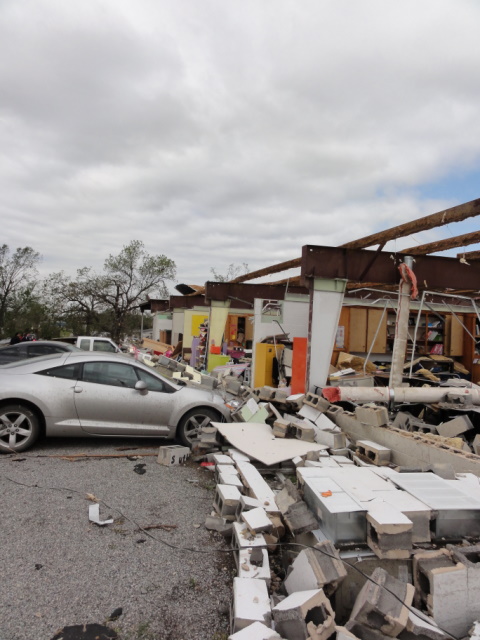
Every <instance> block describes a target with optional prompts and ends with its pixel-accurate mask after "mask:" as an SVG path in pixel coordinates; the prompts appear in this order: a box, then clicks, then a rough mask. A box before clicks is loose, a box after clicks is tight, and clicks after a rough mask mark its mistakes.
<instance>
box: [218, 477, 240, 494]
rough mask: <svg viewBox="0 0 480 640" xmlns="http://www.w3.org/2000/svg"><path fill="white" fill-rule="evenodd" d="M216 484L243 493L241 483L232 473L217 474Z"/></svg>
mask: <svg viewBox="0 0 480 640" xmlns="http://www.w3.org/2000/svg"><path fill="white" fill-rule="evenodd" d="M217 482H218V484H227V485H229V486H231V487H236V488H237V489H238V490H239V491H240V493H242V492H243V491H245V487H244V486H243V482H242V481H241V480H240V478H239V477H238V475H236V474H233V473H219V474H218V480H217Z"/></svg>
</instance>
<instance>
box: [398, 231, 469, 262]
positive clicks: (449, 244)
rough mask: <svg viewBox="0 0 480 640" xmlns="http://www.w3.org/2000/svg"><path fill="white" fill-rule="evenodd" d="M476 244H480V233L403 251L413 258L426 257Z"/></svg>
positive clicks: (467, 234) (466, 234) (465, 234)
mask: <svg viewBox="0 0 480 640" xmlns="http://www.w3.org/2000/svg"><path fill="white" fill-rule="evenodd" d="M475 242H480V231H473V232H472V233H464V234H463V235H461V236H455V237H453V238H445V240H438V241H437V242H429V243H428V244H421V245H419V246H418V247H410V248H409V249H402V253H406V254H409V255H412V256H419V255H422V256H424V255H427V254H428V253H436V252H437V251H446V250H447V249H453V248H454V247H465V246H467V245H469V244H475Z"/></svg>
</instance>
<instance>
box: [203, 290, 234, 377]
mask: <svg viewBox="0 0 480 640" xmlns="http://www.w3.org/2000/svg"><path fill="white" fill-rule="evenodd" d="M214 302H215V301H214ZM229 306H230V305H229V304H228V303H227V304H226V305H225V306H217V305H214V304H213V302H212V307H211V310H210V327H209V329H210V330H209V335H208V340H209V342H208V353H210V347H211V346H212V345H215V346H216V347H221V346H222V343H223V334H224V332H225V324H226V322H227V317H228V314H229V312H230V309H229ZM209 364H210V362H209ZM212 368H213V367H212Z"/></svg>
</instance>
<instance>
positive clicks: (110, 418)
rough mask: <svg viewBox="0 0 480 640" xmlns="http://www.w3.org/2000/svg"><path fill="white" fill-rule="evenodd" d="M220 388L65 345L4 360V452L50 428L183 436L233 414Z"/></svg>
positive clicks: (56, 432)
mask: <svg viewBox="0 0 480 640" xmlns="http://www.w3.org/2000/svg"><path fill="white" fill-rule="evenodd" d="M229 416H230V409H229V408H228V406H227V405H226V398H223V397H222V396H221V395H220V393H217V392H213V391H209V390H205V389H201V388H198V389H196V388H192V387H186V386H180V385H178V384H175V383H174V382H173V381H172V380H170V379H167V378H164V377H163V376H161V375H160V374H158V373H157V372H156V371H154V370H152V369H151V368H149V367H147V366H145V365H143V364H140V363H139V362H136V361H134V360H132V359H131V358H129V357H126V356H125V357H124V356H119V355H109V354H106V353H101V354H100V353H94V352H72V353H59V354H54V355H50V356H45V357H40V358H34V359H32V360H24V361H22V362H18V363H12V364H7V365H4V366H3V367H1V368H0V452H3V453H8V452H12V451H24V450H25V449H28V448H29V447H31V446H32V444H33V443H34V442H35V441H36V440H37V438H38V437H39V435H40V434H42V433H43V434H46V435H47V436H77V437H78V436H82V435H83V436H132V437H163V438H174V437H175V436H178V437H179V438H181V440H182V441H183V442H184V443H185V444H186V445H187V446H191V445H192V442H193V441H194V439H195V438H196V436H197V434H198V430H199V429H200V427H202V426H206V425H207V424H208V423H209V422H210V421H222V420H225V419H228V418H229Z"/></svg>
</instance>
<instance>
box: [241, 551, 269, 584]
mask: <svg viewBox="0 0 480 640" xmlns="http://www.w3.org/2000/svg"><path fill="white" fill-rule="evenodd" d="M257 554H258V556H259V559H258V558H257V557H256V556H257ZM238 577H239V578H249V579H252V578H257V579H259V580H264V581H265V583H266V585H267V587H270V580H271V573H270V562H269V559H268V551H267V549H260V548H259V547H254V548H249V549H240V551H239V555H238Z"/></svg>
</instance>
